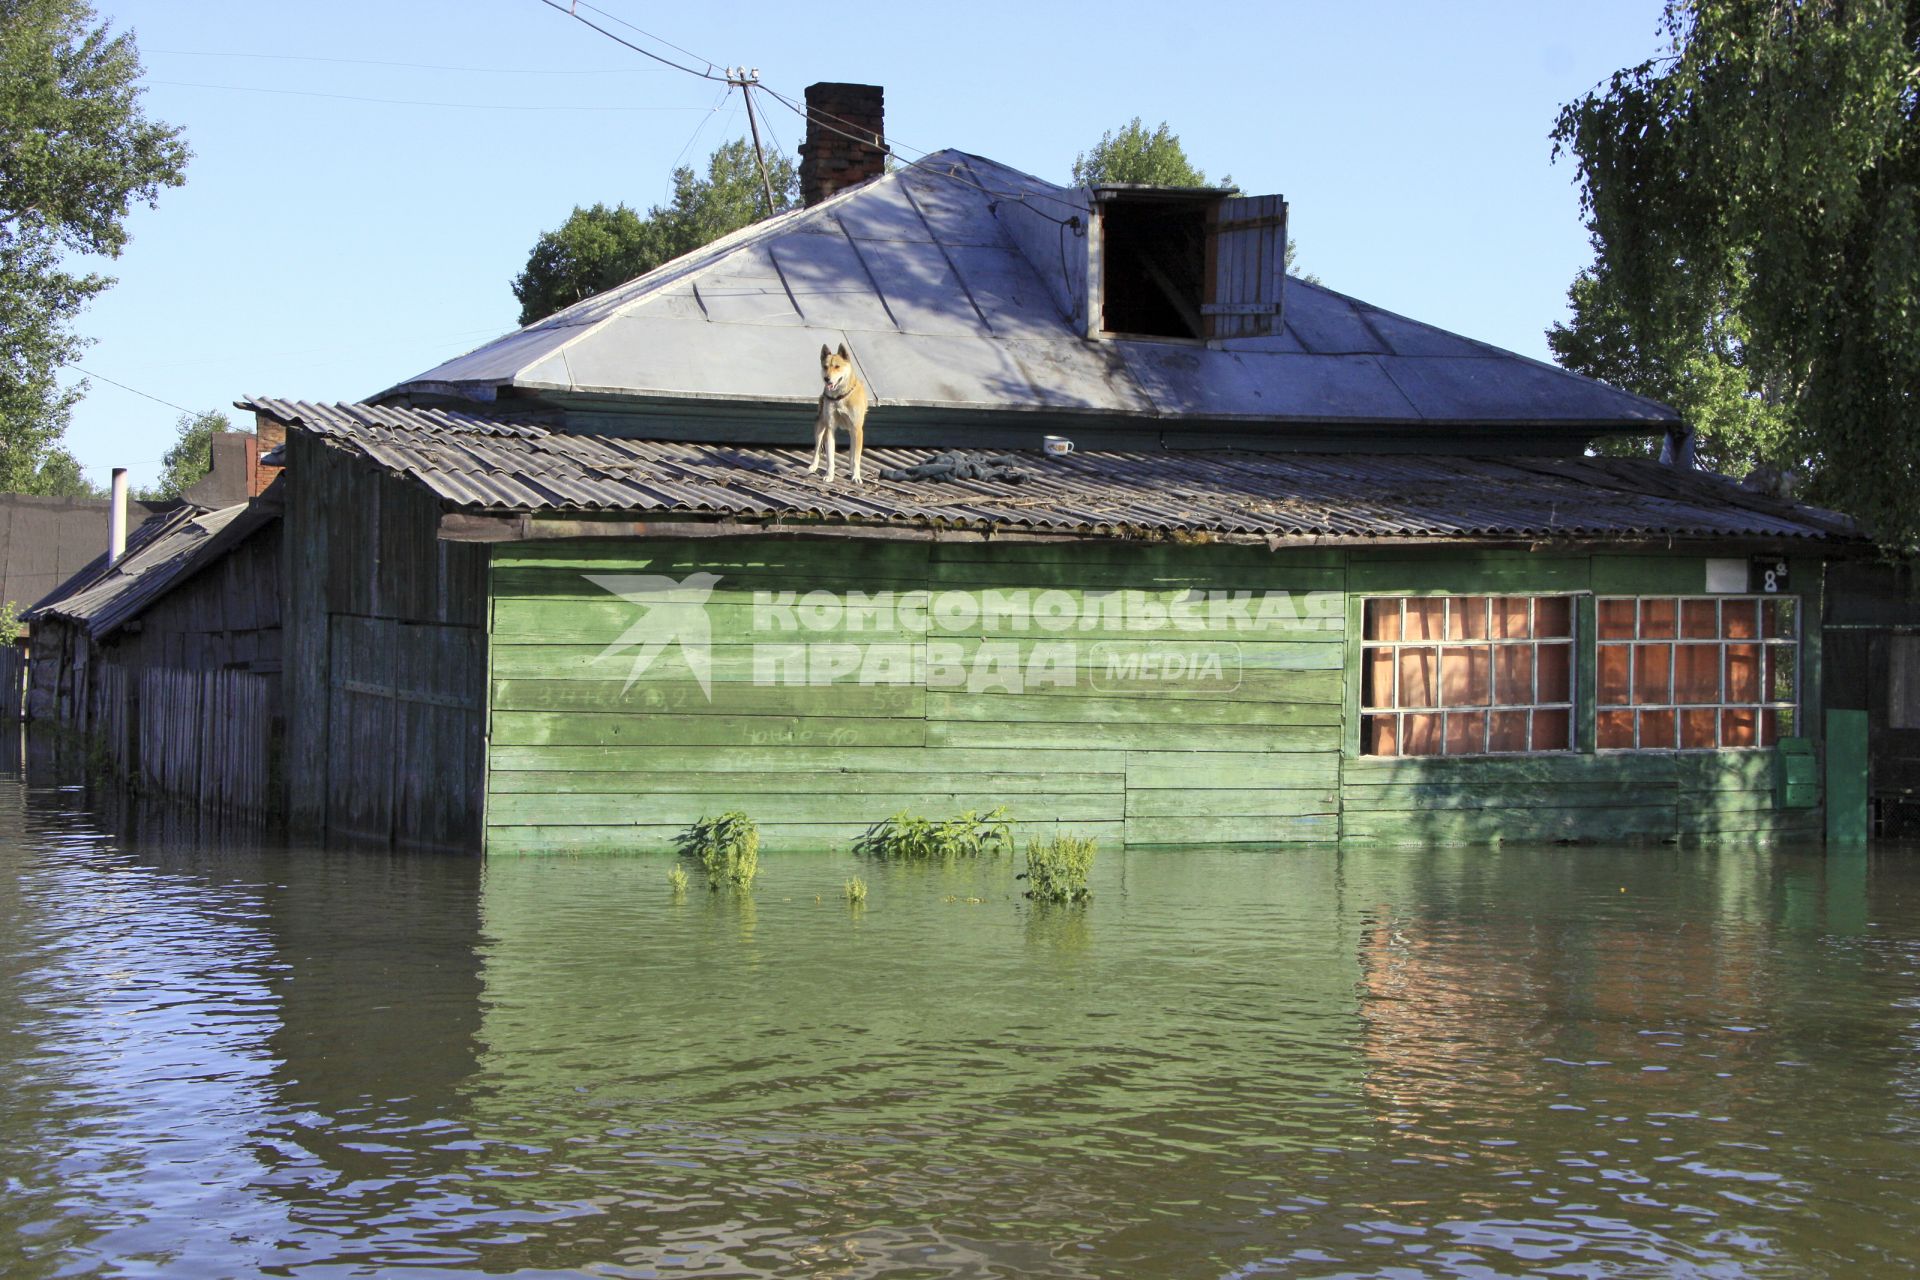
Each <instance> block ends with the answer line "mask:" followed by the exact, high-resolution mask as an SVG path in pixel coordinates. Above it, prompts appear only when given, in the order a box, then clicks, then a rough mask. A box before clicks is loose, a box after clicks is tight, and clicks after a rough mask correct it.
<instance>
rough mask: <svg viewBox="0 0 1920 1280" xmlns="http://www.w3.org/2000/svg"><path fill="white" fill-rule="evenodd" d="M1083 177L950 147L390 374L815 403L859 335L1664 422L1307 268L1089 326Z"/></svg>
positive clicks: (1592, 418)
mask: <svg viewBox="0 0 1920 1280" xmlns="http://www.w3.org/2000/svg"><path fill="white" fill-rule="evenodd" d="M1089 199H1090V197H1089V193H1088V192H1086V191H1085V190H1079V189H1072V188H1062V187H1056V186H1054V185H1053V184H1051V183H1048V182H1043V181H1041V180H1040V179H1038V178H1034V177H1032V176H1030V175H1027V174H1023V173H1020V172H1018V171H1016V170H1013V169H1008V168H1006V167H1004V166H1002V165H997V164H995V163H993V162H992V161H990V160H984V159H982V158H980V157H978V156H971V155H967V154H965V153H963V152H959V151H944V152H940V153H938V154H936V155H933V156H930V157H928V158H927V159H926V160H923V161H921V162H920V163H919V164H917V165H914V166H910V167H908V168H905V169H901V170H899V171H897V172H895V173H891V174H887V175H885V176H884V177H880V178H876V179H874V180H872V181H871V182H868V183H865V184H862V185H860V186H857V187H854V188H851V189H849V190H847V191H844V192H841V193H840V194H838V195H836V196H834V197H833V198H831V199H829V200H826V201H823V202H821V203H820V204H818V205H815V206H814V207H812V208H809V209H801V210H796V211H794V212H791V213H787V214H783V215H781V216H780V217H777V218H772V219H769V220H767V221H765V222H762V223H758V224H756V225H754V226H751V227H747V228H744V229H743V230H740V231H737V232H735V233H733V234H732V235H730V236H727V237H725V238H723V239H721V240H718V241H715V242H714V243H713V244H711V245H708V246H706V247H705V248H703V249H699V250H696V251H695V252H693V253H691V254H688V255H686V256H684V257H681V258H678V259H675V260H674V261H672V262H670V263H667V264H666V265H665V266H662V267H660V268H659V269H658V270H656V271H653V272H651V273H649V274H647V275H644V276H641V277H640V278H639V279H637V280H633V281H630V282H629V283H627V284H624V285H622V286H620V287H619V288H616V289H612V290H610V291H608V292H606V293H603V294H600V295H599V296H597V297H594V298H589V299H587V300H586V301H584V302H581V303H579V304H577V305H575V306H573V307H570V308H568V309H567V310H565V311H561V312H559V313H557V314H555V315H553V316H549V317H548V318H547V319H545V320H541V321H539V322H538V323H535V324H533V325H530V326H528V327H527V328H524V329H521V330H518V331H517V332H514V333H510V334H507V335H506V336H504V337H501V338H498V339H496V340H494V341H492V342H489V343H487V344H485V345H483V346H481V347H479V348H477V349H476V350H473V351H470V352H468V353H467V354H466V355H463V356H460V357H457V358H456V359H453V360H449V361H447V362H446V363H445V364H442V365H440V366H439V367H438V368H435V369H430V370H428V371H426V372H425V373H422V374H420V375H419V376H418V377H415V378H410V379H408V380H407V381H405V382H402V383H400V384H399V385H397V386H395V387H393V388H391V389H390V390H389V391H388V392H386V393H384V396H383V397H378V398H387V397H394V396H398V395H401V394H404V393H409V392H446V391H458V392H463V393H466V394H472V395H477V396H481V397H485V396H488V395H492V394H494V393H496V392H497V391H498V390H499V389H500V388H505V387H517V388H524V389H528V390H533V391H536V392H537V391H547V392H572V393H579V394H590V395H610V396H616V397H640V398H644V399H647V400H661V399H667V400H672V399H693V400H706V401H721V402H724V401H752V402H756V403H761V404H777V405H802V404H807V403H810V402H812V401H813V400H814V399H815V398H816V397H818V395H819V393H820V378H819V349H820V346H821V344H822V343H825V344H828V345H831V346H837V345H839V343H841V342H843V341H844V342H847V343H848V344H849V345H850V347H851V348H852V350H853V352H854V356H855V359H856V361H857V362H858V364H859V366H860V369H861V372H862V374H863V375H864V376H865V378H866V380H867V382H868V384H869V385H870V386H871V387H872V389H873V391H874V393H875V394H876V395H877V396H878V397H879V400H880V402H881V403H882V404H883V405H888V406H895V407H906V408H914V407H925V408H937V409H943V410H956V409H957V410H968V411H993V410H1033V409H1046V410H1053V411H1056V412H1067V413H1072V412H1087V413H1101V414H1111V415H1120V416H1122V417H1125V418H1133V419H1140V420H1147V421H1167V420H1175V419H1203V420H1209V421H1243V422H1271V423H1288V422H1313V423H1340V422H1355V423H1434V424H1451V425H1459V424H1473V423H1484V424H1493V423H1499V424H1508V425H1511V424H1538V425H1541V426H1550V427H1555V426H1557V427H1587V428H1593V429H1600V430H1606V429H1637V430H1642V431H1657V430H1659V429H1661V428H1663V427H1665V426H1666V425H1669V424H1671V423H1674V422H1676V421H1677V417H1676V415H1675V414H1674V412H1673V411H1672V410H1671V409H1669V408H1668V407H1667V406H1665V405H1662V404H1658V403H1656V402H1654V401H1651V400H1647V399H1643V398H1642V397H1639V396H1634V395H1629V394H1627V393H1626V392H1623V391H1618V390H1615V389H1614V388H1612V387H1609V386H1606V385H1604V384H1602V383H1598V382H1594V381H1592V380H1590V379H1586V378H1581V377H1577V376H1575V375H1573V374H1570V373H1567V372H1565V371H1564V370H1561V369H1558V368H1555V367H1554V366H1552V365H1549V364H1543V363H1541V362H1539V361H1534V360H1529V359H1526V358H1524V357H1522V356H1518V355H1515V354H1513V353H1512V352H1508V351H1502V350H1500V349H1498V348H1495V347H1490V346H1487V345H1486V344H1484V343H1480V342H1475V341H1472V340H1470V339H1467V338H1463V337H1461V336H1459V335H1458V334H1453V333H1448V332H1446V331H1445V330H1442V329H1436V328H1434V327H1433V326H1431V325H1424V324H1420V323H1418V322H1417V321H1413V320H1409V319H1406V318H1405V317H1402V316H1397V315H1393V314H1391V313H1389V312H1386V311H1382V310H1380V309H1379V308H1377V307H1372V306H1369V305H1367V304H1366V303H1364V302H1360V301H1358V300H1357V299H1354V298H1349V297H1346V296H1345V295H1343V294H1339V293H1335V292H1333V291H1332V290H1330V289H1325V288H1322V287H1320V286H1318V285H1312V284H1308V283H1306V282H1305V281H1302V280H1297V279H1295V280H1289V281H1288V282H1287V285H1286V300H1285V309H1284V319H1285V329H1284V332H1282V333H1279V334H1275V335H1273V336H1271V337H1263V338H1241V339H1229V340H1225V341H1221V342H1216V343H1213V344H1209V345H1201V344H1198V343H1177V342H1156V341H1151V340H1132V339H1101V340H1091V339H1088V338H1086V337H1083V336H1082V335H1081V333H1080V331H1079V326H1078V324H1077V322H1076V321H1075V320H1074V318H1073V311H1074V299H1075V296H1076V294H1078V293H1080V292H1082V290H1083V281H1084V278H1085V271H1086V265H1085V249H1084V244H1083V242H1081V241H1079V240H1077V239H1076V238H1075V236H1074V234H1073V233H1072V232H1071V231H1070V230H1069V229H1067V228H1064V227H1062V226H1060V225H1059V223H1060V221H1061V220H1063V219H1067V218H1070V217H1072V216H1074V215H1075V213H1076V211H1077V213H1078V216H1080V217H1081V218H1083V219H1084V218H1085V217H1086V216H1087V213H1088V209H1089V207H1090V205H1089Z"/></svg>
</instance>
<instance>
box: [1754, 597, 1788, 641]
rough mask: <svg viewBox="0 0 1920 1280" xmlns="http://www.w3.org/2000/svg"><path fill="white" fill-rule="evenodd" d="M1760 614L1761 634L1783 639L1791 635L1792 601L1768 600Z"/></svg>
mask: <svg viewBox="0 0 1920 1280" xmlns="http://www.w3.org/2000/svg"><path fill="white" fill-rule="evenodd" d="M1763 607H1764V610H1765V612H1763V613H1762V614H1761V621H1762V623H1763V624H1764V626H1763V628H1762V634H1764V635H1768V636H1779V637H1781V638H1783V639H1785V638H1789V637H1791V636H1792V635H1793V633H1794V632H1793V601H1791V600H1769V601H1767V602H1766V604H1765V606H1763Z"/></svg>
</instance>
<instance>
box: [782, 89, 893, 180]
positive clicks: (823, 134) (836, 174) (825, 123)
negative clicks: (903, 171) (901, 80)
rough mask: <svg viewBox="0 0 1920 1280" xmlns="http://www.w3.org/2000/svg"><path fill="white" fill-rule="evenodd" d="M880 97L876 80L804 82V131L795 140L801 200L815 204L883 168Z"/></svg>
mask: <svg viewBox="0 0 1920 1280" xmlns="http://www.w3.org/2000/svg"><path fill="white" fill-rule="evenodd" d="M885 98H886V94H885V91H884V90H883V89H882V88H881V87H880V86H879V85H877V84H837V83H833V82H823V83H821V84H813V85H808V86H807V136H806V140H805V141H804V142H802V143H801V145H800V199H801V202H802V203H803V204H806V205H816V204H819V203H820V202H821V201H822V200H825V199H826V198H827V197H828V196H830V195H832V194H833V193H834V192H836V191H841V190H844V189H845V188H847V187H850V186H853V185H854V184H855V183H859V182H865V181H866V180H867V179H869V178H877V177H879V176H880V175H881V174H882V173H885V172H886V161H887V143H886V102H885ZM848 135H854V136H851V137H850V136H848Z"/></svg>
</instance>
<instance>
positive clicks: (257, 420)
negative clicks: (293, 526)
mask: <svg viewBox="0 0 1920 1280" xmlns="http://www.w3.org/2000/svg"><path fill="white" fill-rule="evenodd" d="M253 434H254V436H255V438H256V440H257V442H258V443H257V444H256V445H255V447H254V450H253V456H254V465H253V467H252V468H251V469H250V470H249V472H248V476H247V493H248V494H249V496H252V495H256V494H258V493H259V492H260V491H261V490H263V489H265V488H266V487H267V486H268V485H270V484H272V483H273V482H274V481H275V480H277V479H279V477H280V472H281V470H282V468H280V467H272V466H268V465H267V464H266V463H264V462H261V461H259V458H260V455H261V454H264V453H267V452H269V451H270V450H273V449H278V448H279V447H280V446H282V445H284V444H285V443H286V442H287V426H286V424H285V423H284V422H275V421H274V420H273V419H271V418H269V417H267V416H266V415H265V414H263V413H256V414H255V415H253Z"/></svg>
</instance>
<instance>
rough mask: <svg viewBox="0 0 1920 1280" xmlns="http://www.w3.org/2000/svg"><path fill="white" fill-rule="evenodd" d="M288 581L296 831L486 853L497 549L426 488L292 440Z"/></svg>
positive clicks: (296, 436) (290, 757) (290, 778)
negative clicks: (457, 524) (478, 540)
mask: <svg viewBox="0 0 1920 1280" xmlns="http://www.w3.org/2000/svg"><path fill="white" fill-rule="evenodd" d="M288 453H289V457H288V463H289V465H288V468H287V472H286V482H287V484H288V486H289V490H290V491H289V494H288V497H287V516H286V543H285V562H284V569H283V573H284V580H285V582H286V584H287V595H286V615H285V616H286V629H287V630H286V635H287V685H286V688H287V729H288V739H287V742H288V749H287V783H288V812H289V818H290V820H291V822H292V825H293V826H294V829H295V830H297V831H301V832H305V833H313V834H317V833H325V834H329V835H336V836H342V837H348V838H352V839H361V840H371V841H383V842H384V841H391V842H394V843H399V844H420V845H434V846H451V847H458V848H477V847H478V845H479V822H480V795H481V780H482V770H483V768H484V763H483V761H484V752H483V741H482V735H483V733H484V726H485V706H484V694H485V670H486V662H485V652H486V649H485V646H486V633H485V618H486V563H487V559H486V558H487V550H486V548H485V547H483V546H474V545H469V544H461V543H447V542H442V541H440V540H439V537H438V531H439V520H440V505H439V503H438V501H437V500H436V499H434V498H432V497H431V496H429V495H427V494H425V493H423V492H422V491H421V490H420V489H419V488H417V487H415V486H413V485H409V484H407V483H406V482H404V481H401V480H397V479H394V478H393V477H391V476H389V475H387V474H385V473H384V472H382V471H380V470H379V469H377V468H375V467H372V466H369V465H366V464H364V463H361V462H357V461H355V460H354V459H352V458H350V457H348V456H347V455H346V454H344V453H342V452H340V451H338V450H335V449H332V448H329V447H328V446H327V445H325V444H324V443H322V442H321V441H319V440H317V439H315V438H314V437H312V436H310V435H307V434H305V433H304V432H299V431H295V432H293V433H291V435H290V437H289V440H288Z"/></svg>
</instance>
